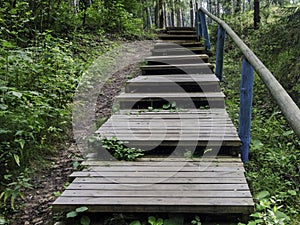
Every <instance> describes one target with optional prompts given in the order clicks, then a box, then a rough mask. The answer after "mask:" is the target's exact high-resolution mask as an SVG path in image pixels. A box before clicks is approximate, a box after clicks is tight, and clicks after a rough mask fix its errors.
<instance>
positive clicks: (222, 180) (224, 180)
mask: <svg viewBox="0 0 300 225" xmlns="http://www.w3.org/2000/svg"><path fill="white" fill-rule="evenodd" d="M71 177H73V176H71ZM72 183H74V184H83V183H90V184H92V183H93V184H111V183H121V184H154V183H158V181H157V179H156V178H151V177H140V178H139V179H137V180H134V179H132V178H129V177H109V178H105V177H97V179H95V178H94V177H92V178H91V177H83V178H75V180H74V181H73V182H72ZM159 183H160V184H166V183H169V184H180V183H181V184H183V183H184V184H219V185H222V184H247V181H246V178H244V177H243V178H232V177H231V178H228V177H213V178H210V177H205V178H198V177H197V178H195V177H193V178H180V177H178V178H176V179H164V180H160V181H159Z"/></svg>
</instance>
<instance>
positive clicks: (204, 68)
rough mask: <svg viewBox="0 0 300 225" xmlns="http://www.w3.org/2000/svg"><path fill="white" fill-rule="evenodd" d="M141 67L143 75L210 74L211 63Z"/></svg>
mask: <svg viewBox="0 0 300 225" xmlns="http://www.w3.org/2000/svg"><path fill="white" fill-rule="evenodd" d="M141 69H142V74H143V75H164V74H212V69H213V65H211V64H210V63H197V64H170V65H144V66H141Z"/></svg>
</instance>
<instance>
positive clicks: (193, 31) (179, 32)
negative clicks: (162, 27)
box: [167, 30, 196, 35]
mask: <svg viewBox="0 0 300 225" xmlns="http://www.w3.org/2000/svg"><path fill="white" fill-rule="evenodd" d="M167 34H171V35H172V34H176V35H191V34H192V35H196V31H195V30H168V31H167Z"/></svg>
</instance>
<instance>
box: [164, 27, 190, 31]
mask: <svg viewBox="0 0 300 225" xmlns="http://www.w3.org/2000/svg"><path fill="white" fill-rule="evenodd" d="M172 30H173V31H174V30H177V31H178V30H181V31H195V27H166V31H172Z"/></svg>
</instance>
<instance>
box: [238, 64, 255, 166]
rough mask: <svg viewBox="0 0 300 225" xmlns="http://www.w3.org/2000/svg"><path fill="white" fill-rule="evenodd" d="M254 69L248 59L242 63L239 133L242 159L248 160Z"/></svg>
mask: <svg viewBox="0 0 300 225" xmlns="http://www.w3.org/2000/svg"><path fill="white" fill-rule="evenodd" d="M253 79H254V70H253V67H252V66H251V64H250V63H249V62H248V60H247V59H243V63H242V79H241V93H240V95H241V101H240V104H241V105H240V116H239V128H238V133H239V137H240V139H241V141H242V146H241V156H242V161H243V162H244V163H245V162H247V161H248V155H249V146H250V127H251V115H252V93H253Z"/></svg>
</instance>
